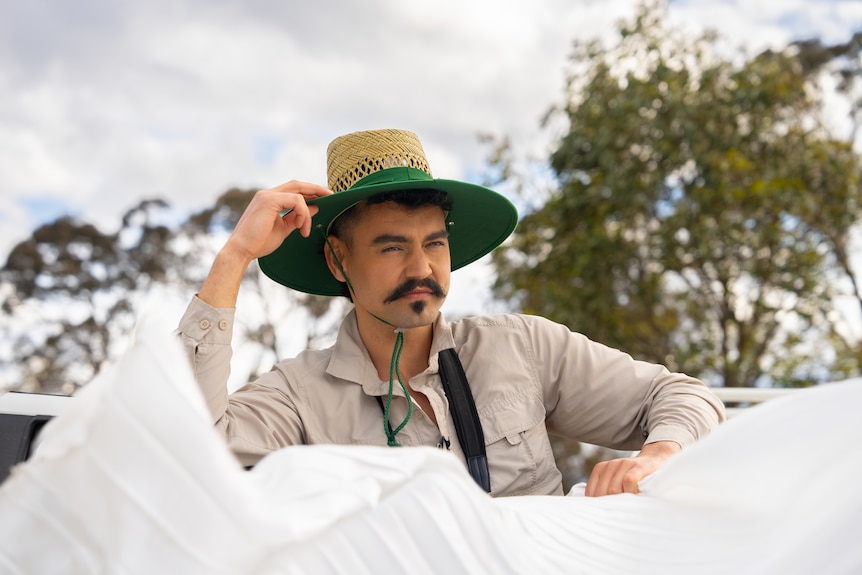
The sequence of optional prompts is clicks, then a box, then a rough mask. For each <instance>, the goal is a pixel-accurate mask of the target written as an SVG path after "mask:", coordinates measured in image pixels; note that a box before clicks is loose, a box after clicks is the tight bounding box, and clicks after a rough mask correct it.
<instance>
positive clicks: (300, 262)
mask: <svg viewBox="0 0 862 575" xmlns="http://www.w3.org/2000/svg"><path fill="white" fill-rule="evenodd" d="M398 190H439V191H442V192H446V193H447V194H448V196H449V199H450V200H451V201H452V210H451V211H450V212H449V215H448V217H447V218H446V221H447V222H448V223H451V225H450V226H449V252H450V257H451V260H452V270H453V271H454V270H457V269H458V268H461V267H464V266H466V265H467V264H469V263H472V262H474V261H476V260H477V259H479V258H481V257H482V256H484V255H485V254H487V253H489V252H491V251H492V250H493V249H494V248H496V247H497V246H499V245H500V244H501V243H503V241H504V240H505V239H506V238H507V237H509V235H510V234H511V233H512V232H513V231H514V229H515V226H516V225H517V223H518V211H517V210H516V209H515V206H514V205H513V204H512V202H510V201H509V200H508V199H506V198H505V197H504V196H502V195H500V194H498V193H497V192H495V191H493V190H490V189H488V188H486V187H484V186H479V185H476V184H469V183H466V182H458V181H455V180H438V179H434V178H432V177H431V176H429V175H428V174H426V173H425V172H423V171H421V170H417V169H415V168H408V167H399V168H389V169H386V170H381V171H379V172H375V173H374V174H371V175H370V176H366V177H365V178H363V179H361V180H359V181H358V182H356V184H354V185H353V186H352V187H351V188H349V189H347V190H345V191H343V192H338V193H334V194H331V195H329V196H323V197H321V198H316V199H314V200H311V201H309V204H313V205H315V206H317V207H318V209H319V211H318V212H317V214H315V216H314V218H313V219H312V222H311V228H312V229H311V235H310V236H309V237H307V238H304V237H302V235H300V234H299V233H296V232H294V233H292V234H290V235H289V236H287V238H286V239H285V240H284V242H283V243H282V244H281V246H279V247H278V249H276V250H275V251H274V252H272V253H271V254H269V255H267V256H264V257H262V258H259V259H258V263H259V264H260V269H261V270H262V271H263V273H265V274H266V275H267V276H269V278H271V279H272V280H274V281H276V282H278V283H280V284H282V285H285V286H287V287H289V288H292V289H295V290H298V291H301V292H305V293H310V294H317V295H324V296H337V295H342V293H343V292H342V289H341V284H340V283H339V282H338V281H337V280H336V279H335V278H334V277H333V276H332V273H330V271H329V267H328V266H327V265H326V259H325V257H324V251H323V250H324V246H325V239H326V234H327V232H328V230H329V226H330V224H331V223H332V221H333V220H334V219H335V218H337V217H338V216H339V215H341V214H342V213H344V211H345V210H347V209H349V208H350V207H351V206H354V205H356V204H357V203H359V202H361V201H362V200H365V199H367V198H370V197H371V196H375V195H378V194H382V193H385V192H393V191H398Z"/></svg>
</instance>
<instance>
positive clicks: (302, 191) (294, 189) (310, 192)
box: [270, 180, 332, 201]
mask: <svg viewBox="0 0 862 575" xmlns="http://www.w3.org/2000/svg"><path fill="white" fill-rule="evenodd" d="M270 189H271V190H272V191H274V192H279V193H289V194H299V195H301V196H302V197H304V198H305V199H306V201H308V200H313V199H315V198H321V197H323V196H328V195H330V194H331V193H332V191H331V190H329V189H327V188H324V187H323V186H318V185H317V184H311V183H309V182H300V181H299V180H291V181H289V182H285V183H283V184H281V185H278V186H275V187H274V188H270Z"/></svg>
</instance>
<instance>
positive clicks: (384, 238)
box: [371, 230, 449, 245]
mask: <svg viewBox="0 0 862 575" xmlns="http://www.w3.org/2000/svg"><path fill="white" fill-rule="evenodd" d="M448 237H449V232H448V231H446V230H440V231H437V232H433V233H430V234H428V235H427V236H425V238H424V240H423V241H426V242H428V241H431V240H439V239H441V238H448ZM409 241H410V238H408V237H407V236H400V235H398V234H380V235H379V236H377V237H375V238H374V239H373V240H371V243H372V244H373V245H379V244H406V243H407V242H409Z"/></svg>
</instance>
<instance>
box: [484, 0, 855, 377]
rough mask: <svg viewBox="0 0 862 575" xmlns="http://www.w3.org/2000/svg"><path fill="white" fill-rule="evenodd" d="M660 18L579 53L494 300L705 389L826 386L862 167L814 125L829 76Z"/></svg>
mask: <svg viewBox="0 0 862 575" xmlns="http://www.w3.org/2000/svg"><path fill="white" fill-rule="evenodd" d="M665 20H666V19H665V9H664V7H663V5H662V4H661V3H658V2H652V3H647V4H644V5H642V6H641V7H640V9H639V12H638V15H637V17H636V18H635V19H634V21H633V22H630V23H622V24H621V25H620V28H619V30H618V32H619V35H618V39H617V43H616V45H614V46H611V47H605V46H604V45H602V44H601V43H600V42H598V41H592V42H587V43H577V44H575V50H574V53H573V55H572V60H571V62H572V69H571V75H570V77H569V82H568V86H569V88H568V94H567V101H566V103H565V105H564V106H562V107H561V108H560V109H559V110H557V111H556V112H555V113H554V114H552V116H551V117H555V118H558V117H560V116H562V117H563V118H564V119H565V121H566V122H567V125H568V130H567V131H566V133H565V135H563V136H562V137H561V138H560V140H559V142H558V144H557V146H556V149H555V151H554V152H553V153H552V155H551V157H550V166H551V168H552V169H553V171H554V173H555V174H556V177H557V180H558V182H559V188H558V189H557V190H556V191H554V192H553V193H552V194H551V195H550V197H549V198H548V201H547V203H546V204H545V205H544V206H542V207H541V208H540V209H538V210H535V211H533V212H532V213H530V214H528V215H526V216H525V217H524V218H523V220H522V221H521V223H520V224H519V228H518V230H517V231H516V233H515V235H514V237H513V239H512V241H511V243H509V244H508V245H507V246H506V247H505V248H504V249H502V250H498V251H497V253H496V254H495V256H494V257H495V259H494V262H495V265H496V267H497V270H498V281H497V284H496V286H495V290H496V293H497V294H498V295H499V296H502V297H504V298H507V299H509V300H512V301H514V302H515V304H516V305H519V306H520V307H521V308H522V309H523V310H524V311H525V312H528V313H537V314H541V315H545V316H547V317H550V318H552V319H555V320H557V321H560V322H562V323H565V324H566V325H568V326H570V327H571V328H573V329H575V330H578V331H582V332H584V333H585V334H587V335H588V336H590V337H592V338H594V339H596V340H599V341H602V342H603V343H606V344H608V345H611V346H614V347H618V348H621V349H625V350H627V351H629V352H630V353H632V354H633V355H635V356H636V357H640V358H643V359H647V360H651V361H658V362H661V363H665V364H668V365H669V366H670V367H671V368H679V369H683V370H684V371H687V372H690V373H694V374H698V375H700V376H701V377H702V378H704V379H706V380H708V381H710V382H712V383H717V384H723V385H727V386H742V385H753V384H755V382H758V381H761V380H764V379H766V380H769V381H772V382H773V383H777V384H786V385H801V384H806V383H808V382H811V381H813V380H815V379H819V378H822V377H824V376H825V375H826V374H825V373H824V372H823V365H824V361H823V357H824V353H825V352H829V353H834V350H831V349H827V350H824V349H823V345H824V344H823V343H822V342H828V341H833V340H830V339H829V338H830V337H831V335H830V334H832V333H833V330H832V324H831V323H830V321H828V319H827V318H828V317H829V311H830V309H831V305H832V303H833V301H834V300H833V298H834V297H835V295H836V292H835V288H834V285H835V281H836V278H838V277H839V275H838V274H844V275H849V276H850V277H853V276H852V270H851V269H850V268H849V266H847V267H845V268H842V265H845V264H847V262H848V258H847V256H848V254H847V238H848V235H849V233H850V230H851V228H852V226H853V225H854V224H855V223H856V222H857V221H858V220H859V194H860V187H859V182H858V180H859V175H860V165H859V158H858V157H857V156H856V154H854V153H853V151H852V149H851V147H850V146H849V144H847V143H846V142H844V141H838V140H835V139H832V138H830V137H829V136H828V134H827V132H826V131H825V130H824V129H823V126H822V124H821V122H820V114H819V112H820V109H819V108H818V101H817V100H816V99H815V98H813V97H812V94H813V93H814V92H813V89H814V87H815V83H814V82H813V73H814V71H815V70H819V69H820V68H819V67H812V66H813V64H812V62H810V61H808V60H802V59H801V58H800V50H798V49H796V50H786V51H782V52H780V53H775V52H769V51H768V52H765V53H762V54H759V55H757V56H755V57H752V58H745V57H742V55H740V54H735V55H731V56H722V55H721V52H720V49H721V43H720V39H719V38H718V37H717V36H716V35H714V34H707V35H704V36H702V37H699V38H694V39H689V38H687V37H685V36H684V35H683V34H682V33H681V32H680V31H678V30H675V29H673V28H671V27H669V26H668V25H667V24H666V21H665ZM827 60H828V58H827V59H825V60H822V61H821V63H822V62H823V61H827ZM495 153H496V154H497V156H498V157H502V156H503V155H504V154H502V153H501V152H500V151H499V150H497V151H496V152H495ZM836 263H837V264H839V265H838V266H836ZM819 342H820V343H819ZM858 369H859V366H858V364H857V365H856V366H855V370H856V371H858Z"/></svg>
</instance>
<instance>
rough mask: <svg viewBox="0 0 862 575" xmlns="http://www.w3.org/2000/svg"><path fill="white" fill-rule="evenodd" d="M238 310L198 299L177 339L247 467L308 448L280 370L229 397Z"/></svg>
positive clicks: (225, 433)
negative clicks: (271, 456) (273, 454)
mask: <svg viewBox="0 0 862 575" xmlns="http://www.w3.org/2000/svg"><path fill="white" fill-rule="evenodd" d="M235 311H236V310H235V309H234V308H215V307H212V306H211V305H209V304H207V303H205V302H204V301H202V300H201V299H199V298H198V297H194V298H193V299H192V301H191V303H189V306H188V308H187V309H186V312H185V314H184V315H183V317H182V319H180V323H179V327H178V329H177V333H178V335H179V336H180V338H181V340H182V343H183V345H184V347H185V349H186V352H187V354H188V356H189V358H190V360H191V364H192V368H193V371H194V374H195V378H196V380H197V382H198V386H199V387H200V389H201V392H202V393H203V395H204V399H205V400H206V403H207V406H208V407H209V410H210V413H211V415H212V419H213V423H214V425H215V428H216V429H217V430H218V431H219V432H220V433H221V434H222V435H223V436H224V438H225V440H226V441H227V443H228V446H229V447H230V448H231V450H232V451H233V453H234V454H235V455H236V456H237V458H238V459H239V460H240V462H241V463H242V464H243V465H254V464H255V463H257V461H259V460H260V458H261V457H263V456H265V455H266V454H268V453H270V452H272V451H275V450H277V449H279V448H281V447H284V446H286V445H295V444H300V443H304V435H303V430H302V424H301V420H300V417H299V416H298V414H297V410H296V406H295V404H294V402H293V399H292V398H291V397H290V394H289V393H288V392H287V381H286V379H285V376H284V374H283V373H282V372H281V371H279V370H273V371H270V372H267V373H265V374H263V375H261V376H260V377H259V378H258V379H257V380H255V381H253V382H249V383H248V384H246V385H245V386H243V387H242V388H240V389H238V390H237V391H235V392H234V393H232V394H230V395H229V394H228V392H227V381H228V378H229V377H230V360H231V357H232V355H233V352H232V348H231V341H232V334H233V326H234V314H235Z"/></svg>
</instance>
